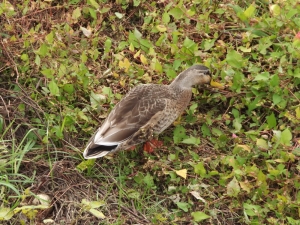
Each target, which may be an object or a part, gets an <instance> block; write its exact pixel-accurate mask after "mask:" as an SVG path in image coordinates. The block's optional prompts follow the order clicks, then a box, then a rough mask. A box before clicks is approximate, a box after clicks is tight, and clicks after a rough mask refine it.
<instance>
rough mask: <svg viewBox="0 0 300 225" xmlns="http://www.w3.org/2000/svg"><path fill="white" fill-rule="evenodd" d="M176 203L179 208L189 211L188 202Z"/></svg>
mask: <svg viewBox="0 0 300 225" xmlns="http://www.w3.org/2000/svg"><path fill="white" fill-rule="evenodd" d="M176 205H177V206H178V208H179V209H182V210H183V211H184V212H188V211H189V206H190V204H189V203H186V202H176Z"/></svg>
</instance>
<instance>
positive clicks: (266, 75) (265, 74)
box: [254, 72, 270, 80]
mask: <svg viewBox="0 0 300 225" xmlns="http://www.w3.org/2000/svg"><path fill="white" fill-rule="evenodd" d="M269 78H270V74H269V72H262V73H260V74H257V75H256V76H255V78H254V80H269Z"/></svg>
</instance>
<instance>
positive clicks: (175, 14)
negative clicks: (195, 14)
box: [169, 7, 183, 20]
mask: <svg viewBox="0 0 300 225" xmlns="http://www.w3.org/2000/svg"><path fill="white" fill-rule="evenodd" d="M169 14H170V15H171V16H173V17H174V18H175V19H177V20H178V19H180V18H181V17H182V15H183V12H182V10H181V9H180V8H177V7H176V8H173V9H171V10H170V11H169Z"/></svg>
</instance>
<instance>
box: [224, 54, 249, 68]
mask: <svg viewBox="0 0 300 225" xmlns="http://www.w3.org/2000/svg"><path fill="white" fill-rule="evenodd" d="M226 61H227V63H228V64H229V65H230V66H232V67H235V68H238V69H240V68H242V67H243V66H244V63H245V60H244V59H243V57H242V55H241V54H240V53H238V52H237V51H234V50H231V51H229V52H228V53H227V56H226Z"/></svg>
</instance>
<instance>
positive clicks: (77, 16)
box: [72, 7, 81, 20]
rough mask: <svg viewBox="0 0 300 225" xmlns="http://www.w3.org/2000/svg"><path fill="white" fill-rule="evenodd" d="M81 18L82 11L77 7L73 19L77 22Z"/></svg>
mask: <svg viewBox="0 0 300 225" xmlns="http://www.w3.org/2000/svg"><path fill="white" fill-rule="evenodd" d="M79 17H81V9H80V7H77V8H76V9H75V10H74V11H73V13H72V18H73V19H75V20H76V19H78V18H79Z"/></svg>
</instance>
